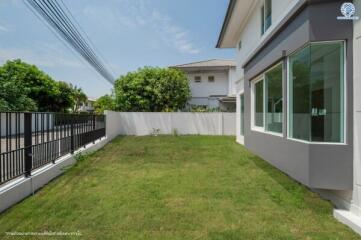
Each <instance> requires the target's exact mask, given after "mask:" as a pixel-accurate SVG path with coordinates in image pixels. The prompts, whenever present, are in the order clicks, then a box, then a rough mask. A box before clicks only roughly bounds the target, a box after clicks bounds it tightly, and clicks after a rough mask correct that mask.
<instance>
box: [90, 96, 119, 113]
mask: <svg viewBox="0 0 361 240" xmlns="http://www.w3.org/2000/svg"><path fill="white" fill-rule="evenodd" d="M105 110H115V99H114V97H113V96H110V95H104V96H102V97H100V98H98V99H97V100H96V101H95V103H94V111H95V112H96V113H98V114H102V113H104V111H105Z"/></svg>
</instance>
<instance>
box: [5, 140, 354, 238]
mask: <svg viewBox="0 0 361 240" xmlns="http://www.w3.org/2000/svg"><path fill="white" fill-rule="evenodd" d="M45 231H49V232H77V233H79V234H80V236H67V237H59V236H57V237H53V238H50V237H49V236H38V237H36V236H33V237H19V236H9V235H7V236H6V235H5V233H6V232H45ZM3 238H5V239H6V238H7V239H117V240H118V239H182V240H185V239H227V240H232V239H246V240H247V239H340V240H341V239H342V240H350V239H361V238H360V237H359V236H358V235H356V234H355V233H353V231H352V230H350V229H349V228H348V227H346V226H344V225H343V224H341V223H339V222H337V220H335V219H334V218H333V216H332V205H331V204H330V203H329V202H327V201H324V200H321V199H320V198H319V196H318V195H317V194H315V193H312V192H311V191H309V190H308V189H306V188H305V187H303V186H302V185H300V184H298V183H296V182H295V181H293V180H292V179H291V178H289V177H287V176H286V175H284V174H282V173H281V172H280V171H278V170H277V169H275V168H273V167H271V166H270V165H269V164H267V163H266V162H265V161H263V160H261V159H260V158H258V157H257V156H255V155H253V154H251V153H250V152H248V151H247V150H245V148H243V147H242V146H240V145H238V144H236V143H235V142H234V138H233V137H203V136H202V137H201V136H160V137H120V138H117V139H116V140H114V141H113V142H112V143H110V144H108V145H107V146H106V147H105V148H103V149H102V150H100V151H98V152H96V153H93V154H91V155H90V156H87V157H80V158H79V162H78V163H77V165H76V166H75V167H73V168H71V169H69V170H67V172H66V174H65V175H63V176H61V177H59V178H57V179H56V180H54V181H52V182H51V183H50V184H48V185H47V186H46V187H45V188H43V189H42V190H41V191H39V192H37V193H36V194H35V195H34V196H32V197H29V198H28V199H26V200H24V201H23V202H21V203H19V204H18V205H16V206H14V207H13V208H11V209H10V210H8V211H6V212H5V213H2V214H0V239H3Z"/></svg>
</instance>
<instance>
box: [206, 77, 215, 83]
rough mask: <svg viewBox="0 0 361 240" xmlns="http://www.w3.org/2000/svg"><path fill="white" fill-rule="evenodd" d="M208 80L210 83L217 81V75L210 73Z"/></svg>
mask: <svg viewBox="0 0 361 240" xmlns="http://www.w3.org/2000/svg"><path fill="white" fill-rule="evenodd" d="M210 78H213V79H212V80H211V79H210ZM208 82H209V83H215V82H216V78H215V76H214V75H209V76H208Z"/></svg>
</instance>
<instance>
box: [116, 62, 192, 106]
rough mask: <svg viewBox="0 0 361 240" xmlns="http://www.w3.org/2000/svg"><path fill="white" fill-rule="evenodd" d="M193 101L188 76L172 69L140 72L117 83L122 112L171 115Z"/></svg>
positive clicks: (132, 73)
mask: <svg viewBox="0 0 361 240" xmlns="http://www.w3.org/2000/svg"><path fill="white" fill-rule="evenodd" d="M189 97H190V89H189V83H188V80H187V77H186V75H185V74H184V73H183V72H182V71H180V70H177V69H172V68H151V67H145V68H141V69H139V70H138V71H136V72H131V73H128V74H127V75H125V76H121V77H120V78H119V79H117V81H116V82H115V98H116V108H117V110H120V111H127V112H129V111H137V112H138V111H139V112H169V111H177V110H179V109H182V108H184V107H185V105H186V103H187V101H188V98H189Z"/></svg>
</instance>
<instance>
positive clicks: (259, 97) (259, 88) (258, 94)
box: [254, 79, 264, 127]
mask: <svg viewBox="0 0 361 240" xmlns="http://www.w3.org/2000/svg"><path fill="white" fill-rule="evenodd" d="M254 101H255V103H254V108H255V109H254V125H255V126H257V127H263V115H264V113H263V103H264V99H263V79H262V80H260V81H258V82H257V83H255V85H254Z"/></svg>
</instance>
